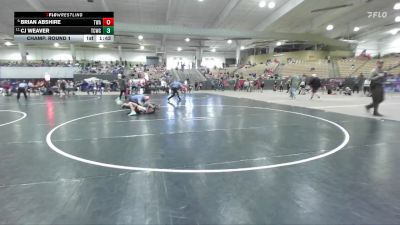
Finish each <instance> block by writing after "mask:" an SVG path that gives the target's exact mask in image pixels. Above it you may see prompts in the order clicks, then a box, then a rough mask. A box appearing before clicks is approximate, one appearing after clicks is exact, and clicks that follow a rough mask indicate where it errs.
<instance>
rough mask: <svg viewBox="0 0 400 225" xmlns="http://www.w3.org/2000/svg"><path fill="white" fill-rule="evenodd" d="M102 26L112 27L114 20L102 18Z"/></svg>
mask: <svg viewBox="0 0 400 225" xmlns="http://www.w3.org/2000/svg"><path fill="white" fill-rule="evenodd" d="M103 26H114V18H103Z"/></svg>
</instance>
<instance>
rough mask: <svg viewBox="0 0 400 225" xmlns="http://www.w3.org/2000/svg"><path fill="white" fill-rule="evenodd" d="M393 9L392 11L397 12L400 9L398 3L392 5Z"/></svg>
mask: <svg viewBox="0 0 400 225" xmlns="http://www.w3.org/2000/svg"><path fill="white" fill-rule="evenodd" d="M393 9H394V10H399V9H400V2H398V3H396V4H394V6H393Z"/></svg>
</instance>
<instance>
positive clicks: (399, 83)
mask: <svg viewBox="0 0 400 225" xmlns="http://www.w3.org/2000/svg"><path fill="white" fill-rule="evenodd" d="M384 88H385V92H400V77H396V78H388V79H386V82H385V86H384Z"/></svg>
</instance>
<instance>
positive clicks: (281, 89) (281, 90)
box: [279, 80, 283, 92]
mask: <svg viewBox="0 0 400 225" xmlns="http://www.w3.org/2000/svg"><path fill="white" fill-rule="evenodd" d="M279 91H280V92H283V81H282V80H281V83H279Z"/></svg>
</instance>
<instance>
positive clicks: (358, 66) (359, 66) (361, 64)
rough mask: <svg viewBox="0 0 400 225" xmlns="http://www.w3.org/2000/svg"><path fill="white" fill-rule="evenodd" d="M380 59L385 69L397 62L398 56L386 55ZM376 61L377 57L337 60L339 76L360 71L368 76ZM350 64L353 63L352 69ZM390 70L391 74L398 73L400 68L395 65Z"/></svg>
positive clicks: (357, 73)
mask: <svg viewBox="0 0 400 225" xmlns="http://www.w3.org/2000/svg"><path fill="white" fill-rule="evenodd" d="M382 60H383V61H384V62H385V64H384V68H386V69H387V68H389V67H391V66H394V65H396V64H397V63H399V61H400V58H396V57H388V58H382ZM376 61H377V59H370V60H368V59H346V60H339V61H338V65H339V71H340V76H341V77H346V76H349V75H351V76H357V75H359V74H360V73H363V74H364V75H367V76H368V75H369V74H370V73H371V71H372V70H373V69H374V68H375V66H376ZM352 65H354V69H353V68H352ZM390 72H391V73H393V74H398V73H400V68H399V67H397V68H395V69H393V70H391V71H390Z"/></svg>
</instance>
